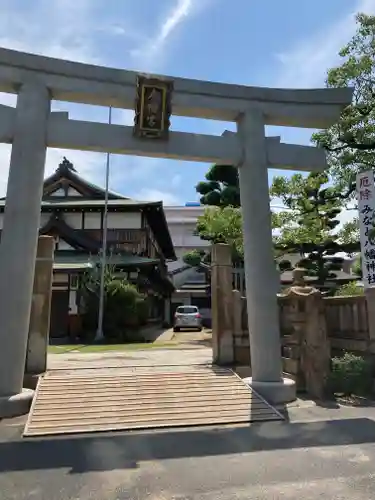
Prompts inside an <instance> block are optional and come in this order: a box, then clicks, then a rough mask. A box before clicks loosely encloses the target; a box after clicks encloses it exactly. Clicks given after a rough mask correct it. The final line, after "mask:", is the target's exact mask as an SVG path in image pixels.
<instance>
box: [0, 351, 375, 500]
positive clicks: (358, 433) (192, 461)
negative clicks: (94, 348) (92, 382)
mask: <svg viewBox="0 0 375 500" xmlns="http://www.w3.org/2000/svg"><path fill="white" fill-rule="evenodd" d="M210 357H211V350H210V349H206V348H190V349H160V350H159V349H157V350H154V349H151V350H150V349H149V350H144V351H131V352H129V351H128V352H121V353H119V352H117V353H116V352H107V353H96V354H80V353H70V354H63V355H60V354H59V355H50V356H49V365H50V367H53V368H60V369H71V368H73V367H79V368H83V369H87V368H95V367H99V366H103V363H105V364H106V365H107V366H108V364H110V363H115V366H119V365H120V366H134V367H135V369H136V366H137V365H138V366H144V365H145V364H148V365H149V364H150V363H152V364H153V366H154V367H155V372H157V371H158V370H159V369H162V367H163V366H164V365H169V366H171V365H172V364H173V363H175V364H184V363H185V364H191V363H196V364H201V363H204V364H205V363H209V362H210ZM163 369H164V368H163ZM286 413H287V416H288V418H289V420H290V423H288V422H282V423H265V424H256V425H251V426H222V427H216V428H210V427H205V428H203V427H201V428H196V429H190V430H187V429H176V430H172V431H171V430H169V431H167V432H166V431H158V432H147V433H146V432H134V433H127V434H124V433H118V434H113V433H112V434H102V435H100V434H96V435H92V436H91V437H87V436H85V437H82V436H78V437H66V438H64V437H63V438H50V439H44V440H40V439H33V440H32V439H29V440H25V439H24V440H22V438H21V434H22V430H23V425H24V422H25V418H19V419H14V420H9V421H3V422H0V500H26V499H27V500H33V499H35V500H73V499H74V500H78V499H80V500H104V499H105V500H120V499H123V500H146V499H147V500H245V499H246V500H248V499H252V500H258V499H259V500H271V499H272V500H279V499H280V500H292V499H293V500H295V499H298V500H299V499H300V498H304V499H306V500H316V499H319V500H321V499H323V500H324V499H327V500H328V499H329V500H334V499H337V500H349V499H350V500H370V499H371V498H373V496H374V495H373V484H374V473H375V468H374V463H375V407H371V406H369V407H362V408H348V407H340V406H338V405H334V404H328V405H327V406H326V407H323V406H317V405H316V404H314V403H313V402H311V401H302V400H299V401H298V402H296V403H294V404H292V405H289V406H288V408H287V409H286Z"/></svg>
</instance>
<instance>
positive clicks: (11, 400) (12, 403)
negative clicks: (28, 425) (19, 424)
mask: <svg viewBox="0 0 375 500" xmlns="http://www.w3.org/2000/svg"><path fill="white" fill-rule="evenodd" d="M33 397H34V391H33V390H31V389H23V390H22V392H20V393H19V394H13V395H12V396H2V397H0V418H13V417H20V416H21V415H25V414H26V413H28V412H29V410H30V406H31V403H32V400H33Z"/></svg>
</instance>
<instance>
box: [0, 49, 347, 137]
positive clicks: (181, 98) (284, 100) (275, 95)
mask: <svg viewBox="0 0 375 500" xmlns="http://www.w3.org/2000/svg"><path fill="white" fill-rule="evenodd" d="M136 78H137V73H136V72H134V71H127V70H121V69H112V68H106V67H101V66H94V65H89V64H82V63H77V62H70V61H64V60H60V59H54V58H50V57H44V56H38V55H33V54H26V53H23V52H17V51H14V50H8V49H0V91H2V92H13V93H17V90H18V88H19V86H20V85H21V84H23V83H25V82H26V81H30V80H33V79H36V80H39V81H42V82H43V83H44V84H45V85H46V86H47V87H48V88H49V90H50V92H51V97H52V99H56V100H60V101H71V102H77V103H84V104H95V105H100V106H114V107H118V108H125V109H133V107H134V87H135V84H136ZM165 78H167V77H165ZM168 78H169V77H168ZM173 82H174V93H173V100H172V107H173V114H175V115H178V116H189V117H197V118H207V119H214V120H222V121H236V120H237V118H238V116H239V114H240V113H243V112H245V111H246V110H247V109H249V107H252V108H254V107H257V108H259V109H261V110H262V113H263V115H264V119H265V124H266V125H281V126H290V127H306V128H326V127H329V126H330V125H332V124H333V123H334V122H335V121H336V120H337V119H338V116H339V113H340V111H341V109H342V108H343V107H345V106H347V105H348V104H349V103H350V102H351V98H352V90H351V89H349V88H339V89H313V90H305V89H303V90H295V89H271V88H262V87H248V86H244V85H234V84H227V83H216V82H207V81H201V80H192V79H186V78H173Z"/></svg>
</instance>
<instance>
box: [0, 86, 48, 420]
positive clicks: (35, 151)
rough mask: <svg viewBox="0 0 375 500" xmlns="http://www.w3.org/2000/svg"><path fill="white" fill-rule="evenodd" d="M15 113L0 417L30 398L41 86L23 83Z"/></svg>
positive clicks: (2, 290)
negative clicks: (27, 371) (26, 377)
mask: <svg viewBox="0 0 375 500" xmlns="http://www.w3.org/2000/svg"><path fill="white" fill-rule="evenodd" d="M15 113H16V116H15V123H14V137H13V144H12V153H11V157H10V170H9V179H8V188H7V195H6V203H5V217H4V225H3V230H2V234H1V245H0V276H1V280H0V322H1V335H0V338H1V345H0V349H1V350H2V356H1V360H2V362H1V363H0V418H3V417H12V416H16V415H22V414H23V413H27V412H28V410H29V407H30V403H31V401H32V398H33V391H31V390H28V389H25V390H22V385H23V374H24V368H25V360H26V347H27V339H28V331H29V322H30V311H31V303H32V293H33V283H34V272H35V259H36V254H37V245H38V234H39V222H40V205H41V201H42V195H43V179H44V165H45V159H46V151H47V126H48V117H49V113H50V95H49V91H48V89H47V87H45V86H44V85H43V84H39V83H38V82H35V83H34V82H30V83H25V84H23V85H22V87H21V89H20V91H19V94H18V99H17V108H16V112H15ZM20 256H21V258H20Z"/></svg>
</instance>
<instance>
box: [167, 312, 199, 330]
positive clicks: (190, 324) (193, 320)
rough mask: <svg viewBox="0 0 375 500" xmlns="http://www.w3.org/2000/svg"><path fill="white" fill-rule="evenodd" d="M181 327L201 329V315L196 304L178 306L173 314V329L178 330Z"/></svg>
mask: <svg viewBox="0 0 375 500" xmlns="http://www.w3.org/2000/svg"><path fill="white" fill-rule="evenodd" d="M183 328H194V329H196V330H198V331H199V332H201V331H202V316H201V314H200V312H199V309H198V307H196V306H178V307H177V309H176V313H175V315H174V325H173V331H174V332H179V331H180V330H182V329H183Z"/></svg>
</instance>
